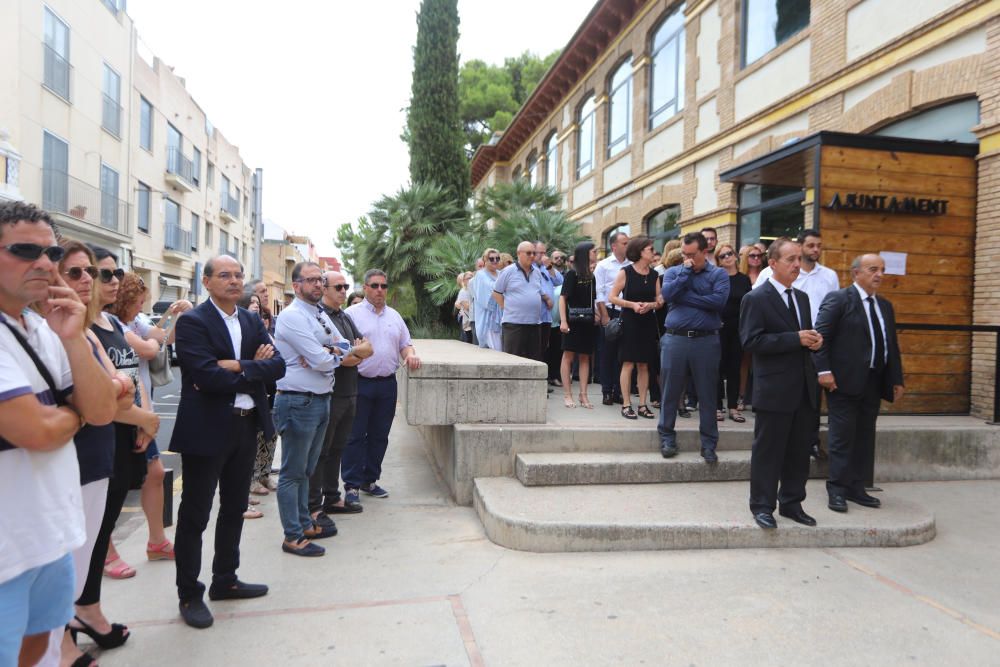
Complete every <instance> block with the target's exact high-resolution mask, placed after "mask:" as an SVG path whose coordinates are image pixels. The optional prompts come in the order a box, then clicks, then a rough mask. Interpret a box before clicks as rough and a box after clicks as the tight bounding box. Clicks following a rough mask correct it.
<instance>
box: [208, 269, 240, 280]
mask: <svg viewBox="0 0 1000 667" xmlns="http://www.w3.org/2000/svg"><path fill="white" fill-rule="evenodd" d="M215 277H216V278H219V279H221V280H232V279H233V278H235V279H236V280H243V273H242V272H240V271H235V272H234V271H221V272H219V273H216V274H215Z"/></svg>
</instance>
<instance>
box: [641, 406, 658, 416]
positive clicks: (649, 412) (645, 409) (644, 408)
mask: <svg viewBox="0 0 1000 667" xmlns="http://www.w3.org/2000/svg"><path fill="white" fill-rule="evenodd" d="M636 414H638V415H639V416H640V417H645V418H646V419H656V415H654V414H653V411H652V410H650V409H649V407H648V406H645V405H640V406H639V409H638V410H636Z"/></svg>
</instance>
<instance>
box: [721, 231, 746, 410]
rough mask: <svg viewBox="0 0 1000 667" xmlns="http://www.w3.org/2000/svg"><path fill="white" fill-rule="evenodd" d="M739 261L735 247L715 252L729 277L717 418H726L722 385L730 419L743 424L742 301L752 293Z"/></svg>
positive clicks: (722, 332)
mask: <svg viewBox="0 0 1000 667" xmlns="http://www.w3.org/2000/svg"><path fill="white" fill-rule="evenodd" d="M738 261H739V260H738V258H737V256H736V251H735V250H734V249H733V246H731V245H729V244H728V243H721V244H719V246H718V247H717V248H716V249H715V264H716V266H720V267H722V268H723V269H725V270H726V273H728V274H729V300H728V301H726V305H725V307H724V308H723V309H722V331H720V332H719V343H720V344H721V346H722V360H721V361H720V363H719V392H718V397H719V398H718V405H717V409H718V415H717V416H718V419H719V421H722V420H724V419H725V418H726V413H725V412H724V411H723V410H722V396H723V385H725V396H726V403H727V405H728V407H729V418H730V419H732V420H733V421H734V422H740V423H743V422H745V421H746V418H745V417H744V416H743V411H742V410H741V409H740V408H739V396H740V363H741V362H742V360H743V347H742V346H741V345H740V302H741V301H743V297H744V296H745V295H746V293H747V292H749V291H750V288H751V285H750V278H748V277H747V275H746V274H745V273H740V272H739V270H738V268H737V262H738Z"/></svg>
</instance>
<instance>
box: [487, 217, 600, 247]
mask: <svg viewBox="0 0 1000 667" xmlns="http://www.w3.org/2000/svg"><path fill="white" fill-rule="evenodd" d="M586 238H587V237H586V236H585V235H583V234H581V233H580V227H579V225H577V224H576V223H575V222H573V221H572V220H570V219H569V218H568V217H566V214H565V213H564V212H563V211H552V210H545V209H537V208H534V209H521V210H519V211H515V212H513V213H511V214H509V215H507V216H506V217H504V218H503V219H501V220H500V221H499V222H498V223H497V225H496V227H494V228H493V233H492V235H491V245H493V246H494V247H496V248H498V249H500V250H501V251H506V252H511V253H512V254H513V251H514V250H515V249H516V248H517V244H518V243H520V242H521V241H542V242H543V243H545V245H546V246H548V247H549V248H561V249H563V250H564V251H566V252H568V253H572V251H573V248H574V247H575V246H576V244H577V243H579V242H580V241H583V240H586Z"/></svg>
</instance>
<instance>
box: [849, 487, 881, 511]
mask: <svg viewBox="0 0 1000 667" xmlns="http://www.w3.org/2000/svg"><path fill="white" fill-rule="evenodd" d="M847 499H848V500H850V501H851V502H852V503H857V504H858V505H861V506H863V507H882V501H881V500H879V499H878V498H876V497H875V496H870V495H868V494H867V493H865V492H864V491H862V492H861V493H849V494H847Z"/></svg>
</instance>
